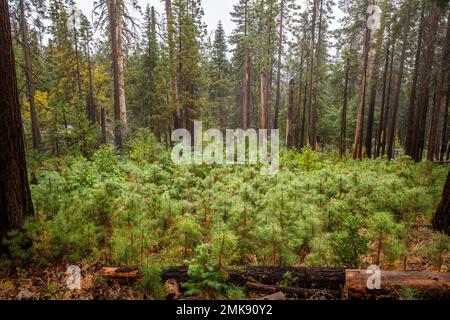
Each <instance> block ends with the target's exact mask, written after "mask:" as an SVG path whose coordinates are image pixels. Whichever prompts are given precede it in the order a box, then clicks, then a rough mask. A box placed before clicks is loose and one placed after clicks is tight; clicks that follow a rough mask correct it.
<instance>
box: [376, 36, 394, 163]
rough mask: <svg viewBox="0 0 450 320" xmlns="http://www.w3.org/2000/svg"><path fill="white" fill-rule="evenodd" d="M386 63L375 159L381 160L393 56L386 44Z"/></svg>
mask: <svg viewBox="0 0 450 320" xmlns="http://www.w3.org/2000/svg"><path fill="white" fill-rule="evenodd" d="M386 47H387V49H386V62H385V65H384V76H383V94H382V96H381V110H380V123H379V125H378V130H377V139H376V140H377V141H376V144H377V145H376V148H375V157H376V158H379V157H380V155H381V144H382V139H383V136H382V135H383V124H384V117H385V109H386V92H387V78H388V73H389V58H390V54H391V48H390V45H389V43H387V44H386Z"/></svg>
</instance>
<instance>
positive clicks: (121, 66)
mask: <svg viewBox="0 0 450 320" xmlns="http://www.w3.org/2000/svg"><path fill="white" fill-rule="evenodd" d="M116 1H117V3H118V4H120V6H118V7H117V8H116V9H117V34H116V35H117V54H118V71H119V101H120V121H121V129H122V138H126V136H127V135H128V120H127V105H126V99H125V61H124V53H123V21H122V11H123V10H124V8H123V6H125V4H124V0H116Z"/></svg>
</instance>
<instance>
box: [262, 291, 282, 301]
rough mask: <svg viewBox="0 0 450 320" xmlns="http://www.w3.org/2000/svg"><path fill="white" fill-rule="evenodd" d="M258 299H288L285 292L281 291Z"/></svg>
mask: <svg viewBox="0 0 450 320" xmlns="http://www.w3.org/2000/svg"><path fill="white" fill-rule="evenodd" d="M258 300H262V301H282V300H286V296H285V295H284V293H283V292H281V291H279V292H276V293H274V294H270V295H268V296H265V297H263V298H261V299H258Z"/></svg>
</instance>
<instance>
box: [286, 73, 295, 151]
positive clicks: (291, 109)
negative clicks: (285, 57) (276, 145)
mask: <svg viewBox="0 0 450 320" xmlns="http://www.w3.org/2000/svg"><path fill="white" fill-rule="evenodd" d="M294 91H295V81H294V79H292V80H291V81H290V82H289V94H288V95H289V97H288V112H287V120H286V147H287V148H292V146H293V139H292V127H293V120H294Z"/></svg>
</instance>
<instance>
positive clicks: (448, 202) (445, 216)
mask: <svg viewBox="0 0 450 320" xmlns="http://www.w3.org/2000/svg"><path fill="white" fill-rule="evenodd" d="M433 228H434V230H436V231H439V232H443V233H445V234H447V235H449V236H450V172H449V174H448V176H447V182H446V183H445V187H444V192H443V194H442V201H441V203H440V204H439V207H438V209H437V210H436V214H435V215H434V219H433Z"/></svg>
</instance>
